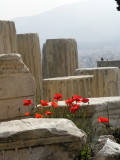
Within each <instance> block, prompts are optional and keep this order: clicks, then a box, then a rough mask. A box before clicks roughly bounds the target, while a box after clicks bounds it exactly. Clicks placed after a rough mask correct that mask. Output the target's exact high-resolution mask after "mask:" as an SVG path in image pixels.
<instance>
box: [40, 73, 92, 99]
mask: <svg viewBox="0 0 120 160" xmlns="http://www.w3.org/2000/svg"><path fill="white" fill-rule="evenodd" d="M92 80H93V76H92V75H87V76H68V77H57V78H48V79H43V93H44V98H45V100H49V101H51V100H52V98H53V97H54V94H55V93H61V94H62V95H63V97H62V100H65V99H68V98H72V96H73V95H76V94H78V95H80V96H82V97H84V98H85V97H92V86H91V83H92Z"/></svg>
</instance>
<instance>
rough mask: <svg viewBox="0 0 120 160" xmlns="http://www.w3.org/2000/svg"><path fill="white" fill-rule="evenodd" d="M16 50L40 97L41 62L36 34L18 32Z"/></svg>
mask: <svg viewBox="0 0 120 160" xmlns="http://www.w3.org/2000/svg"><path fill="white" fill-rule="evenodd" d="M17 39H18V52H19V53H20V54H21V56H22V59H23V61H24V63H25V64H26V66H27V67H28V68H29V70H30V72H31V74H32V75H33V77H34V78H35V81H36V90H37V91H36V92H37V93H36V95H37V97H39V98H41V97H42V64H41V51H40V42H39V37H38V34H34V33H30V34H18V35H17Z"/></svg>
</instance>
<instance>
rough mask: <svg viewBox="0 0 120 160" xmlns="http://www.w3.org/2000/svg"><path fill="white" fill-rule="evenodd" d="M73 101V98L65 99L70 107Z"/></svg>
mask: <svg viewBox="0 0 120 160" xmlns="http://www.w3.org/2000/svg"><path fill="white" fill-rule="evenodd" d="M73 102H74V99H71V98H69V99H68V100H66V101H65V103H66V104H67V105H69V106H70V107H71V105H72V103H73Z"/></svg>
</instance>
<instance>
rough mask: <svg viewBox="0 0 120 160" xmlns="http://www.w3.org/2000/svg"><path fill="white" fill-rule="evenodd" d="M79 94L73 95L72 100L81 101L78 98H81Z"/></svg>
mask: <svg viewBox="0 0 120 160" xmlns="http://www.w3.org/2000/svg"><path fill="white" fill-rule="evenodd" d="M81 98H82V97H81V96H78V95H73V100H74V101H79V102H81V101H80V100H81Z"/></svg>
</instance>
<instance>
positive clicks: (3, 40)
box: [0, 21, 17, 54]
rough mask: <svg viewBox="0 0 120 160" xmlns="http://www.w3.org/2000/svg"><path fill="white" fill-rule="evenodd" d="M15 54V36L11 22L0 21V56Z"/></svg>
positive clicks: (13, 25)
mask: <svg viewBox="0 0 120 160" xmlns="http://www.w3.org/2000/svg"><path fill="white" fill-rule="evenodd" d="M16 52H17V36H16V29H15V24H14V22H12V21H0V54H1V53H2V54H3V53H7V54H8V53H16Z"/></svg>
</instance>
